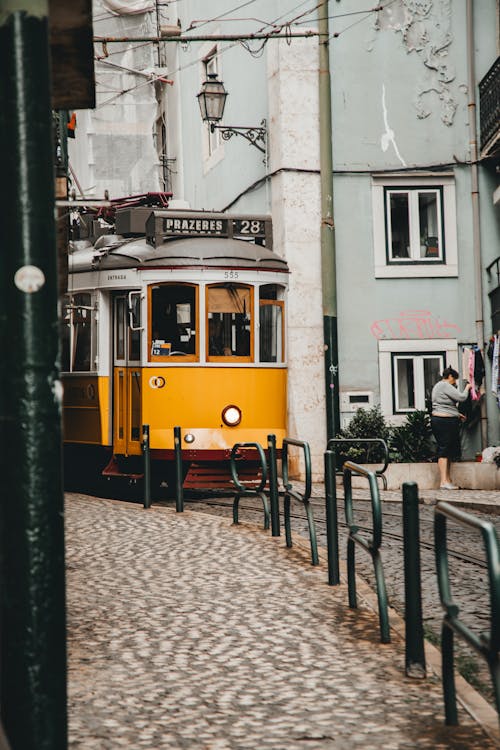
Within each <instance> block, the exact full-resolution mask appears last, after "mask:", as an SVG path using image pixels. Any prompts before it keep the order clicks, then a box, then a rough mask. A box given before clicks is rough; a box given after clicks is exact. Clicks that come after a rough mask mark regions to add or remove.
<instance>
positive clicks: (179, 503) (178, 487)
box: [174, 427, 184, 513]
mask: <svg viewBox="0 0 500 750" xmlns="http://www.w3.org/2000/svg"><path fill="white" fill-rule="evenodd" d="M174 449H175V510H176V511H177V513H183V512H184V492H183V490H182V448H181V428H180V427H174Z"/></svg>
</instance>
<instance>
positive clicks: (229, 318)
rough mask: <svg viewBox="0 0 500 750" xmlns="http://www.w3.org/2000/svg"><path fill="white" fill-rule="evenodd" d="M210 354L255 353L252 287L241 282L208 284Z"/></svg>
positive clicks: (244, 355) (215, 355) (247, 356)
mask: <svg viewBox="0 0 500 750" xmlns="http://www.w3.org/2000/svg"><path fill="white" fill-rule="evenodd" d="M207 318H208V357H209V358H210V357H246V358H248V359H249V358H250V357H251V351H252V350H251V340H252V304H251V288H250V287H247V286H242V285H239V284H214V285H212V286H209V287H207Z"/></svg>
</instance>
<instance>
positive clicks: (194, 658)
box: [66, 494, 497, 750]
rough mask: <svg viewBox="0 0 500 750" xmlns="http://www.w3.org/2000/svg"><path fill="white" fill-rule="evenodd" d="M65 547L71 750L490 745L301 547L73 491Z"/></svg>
mask: <svg viewBox="0 0 500 750" xmlns="http://www.w3.org/2000/svg"><path fill="white" fill-rule="evenodd" d="M294 541H295V540H294ZM297 542H298V539H297ZM66 544H67V566H68V571H67V584H68V632H69V643H68V647H69V699H70V700H69V718H70V747H71V748H72V749H73V750H94V749H95V750H101V749H102V750H112V749H114V748H119V747H127V748H138V749H139V748H148V749H149V750H162V749H163V748H176V749H180V748H197V749H201V750H231V749H232V748H238V749H239V748H247V749H248V750H260V748H273V750H295V749H296V748H304V747H305V746H306V745H307V747H308V748H311V750H326V749H327V748H332V749H334V750H347V748H373V750H377V749H378V748H384V750H396V749H401V750H403V749H405V750H406V749H408V750H410V748H412V749H413V748H421V749H422V750H423V749H424V748H425V749H426V750H427V749H428V750H435V749H436V748H456V749H457V750H458V749H460V750H461V749H463V750H466V749H467V750H475V749H476V748H477V750H479V748H480V749H481V750H489V749H490V748H493V747H496V746H497V745H496V744H495V741H494V740H493V739H491V738H490V739H488V738H487V736H486V735H485V734H484V732H483V730H482V728H481V727H480V726H479V725H478V724H477V723H476V722H475V721H473V720H472V719H471V717H470V716H469V714H468V713H466V712H465V711H464V710H462V709H459V714H460V726H459V727H449V728H447V727H445V726H444V713H443V701H442V693H441V684H440V679H439V678H438V677H437V676H435V675H431V676H430V677H429V678H428V679H427V680H425V681H418V680H409V679H407V678H405V676H404V646H403V643H402V640H401V639H400V638H399V637H398V635H397V633H395V632H393V633H392V643H391V644H388V645H382V644H380V642H379V633H378V618H377V615H376V613H375V612H374V611H373V610H371V609H370V608H369V607H367V606H366V605H365V604H363V603H361V606H360V609H359V610H358V611H352V610H349V608H348V607H347V604H346V601H347V592H346V587H345V585H342V586H340V587H336V588H332V587H328V586H327V584H326V580H325V569H324V566H321V567H320V568H319V569H318V568H313V567H312V566H311V565H310V557H309V551H308V548H307V545H305V546H303V545H302V544H300V543H297V544H295V546H294V548H293V550H287V549H286V548H285V547H284V540H283V538H275V539H273V538H272V537H271V536H270V534H269V533H268V532H263V531H262V530H260V529H259V528H257V527H256V526H254V525H249V524H241V525H240V526H239V527H234V526H232V525H231V523H230V521H229V520H227V519H223V518H218V517H213V516H211V515H208V514H200V513H195V514H194V513H191V512H190V511H189V510H187V511H186V512H185V513H184V514H176V513H175V511H173V510H172V509H171V508H165V507H160V506H153V508H152V509H150V510H149V511H145V510H144V509H143V508H142V507H141V506H140V505H138V504H135V505H134V504H130V503H124V502H119V501H112V500H102V499H96V498H89V497H86V496H82V495H75V494H70V495H68V496H67V503H66Z"/></svg>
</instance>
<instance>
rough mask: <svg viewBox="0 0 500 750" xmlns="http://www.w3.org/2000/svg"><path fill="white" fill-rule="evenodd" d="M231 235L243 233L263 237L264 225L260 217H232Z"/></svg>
mask: <svg viewBox="0 0 500 750" xmlns="http://www.w3.org/2000/svg"><path fill="white" fill-rule="evenodd" d="M233 235H243V236H245V237H265V236H266V226H265V222H264V221H262V220H261V219H251V218H248V219H234V220H233Z"/></svg>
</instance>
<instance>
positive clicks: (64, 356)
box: [61, 297, 71, 372]
mask: <svg viewBox="0 0 500 750" xmlns="http://www.w3.org/2000/svg"><path fill="white" fill-rule="evenodd" d="M70 306H71V298H70V297H65V298H64V303H63V320H62V331H61V337H62V352H61V370H62V371H63V372H70V370H71V366H70V361H69V352H70V341H71V307H70Z"/></svg>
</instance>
